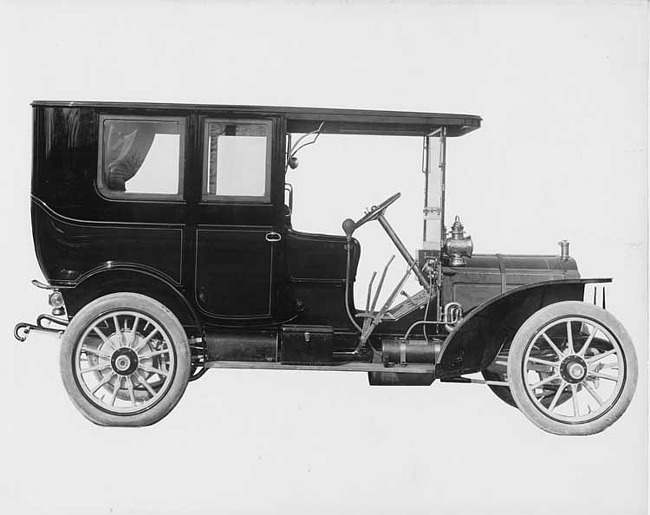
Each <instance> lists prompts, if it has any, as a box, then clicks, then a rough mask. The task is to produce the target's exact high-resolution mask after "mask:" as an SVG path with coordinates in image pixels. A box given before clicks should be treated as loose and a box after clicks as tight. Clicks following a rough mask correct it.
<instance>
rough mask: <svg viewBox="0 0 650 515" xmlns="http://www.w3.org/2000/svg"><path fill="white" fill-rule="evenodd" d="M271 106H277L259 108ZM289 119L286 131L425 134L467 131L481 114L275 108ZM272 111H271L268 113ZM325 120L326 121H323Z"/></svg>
mask: <svg viewBox="0 0 650 515" xmlns="http://www.w3.org/2000/svg"><path fill="white" fill-rule="evenodd" d="M258 109H260V111H262V110H264V111H265V110H267V109H268V110H272V109H274V108H266V107H264V108H258ZM275 109H277V111H276V113H277V114H282V115H283V116H285V117H286V120H287V132H290V133H294V134H295V133H303V134H304V133H308V132H312V131H316V130H318V128H319V126H320V125H321V124H323V126H322V128H321V130H320V131H319V132H321V133H322V134H368V135H370V134H376V135H386V136H389V135H394V136H426V135H427V134H432V133H434V132H436V131H437V130H438V129H440V128H442V127H445V128H446V136H448V137H455V136H462V135H463V134H467V133H468V132H471V131H473V130H475V129H478V128H479V127H480V126H481V117H480V116H476V115H466V114H443V113H420V112H406V111H375V110H367V109H363V110H362V109H323V108H305V107H285V108H275ZM269 114H270V113H269ZM323 122H324V123H323Z"/></svg>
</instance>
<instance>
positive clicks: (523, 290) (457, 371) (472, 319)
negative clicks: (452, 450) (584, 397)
mask: <svg viewBox="0 0 650 515" xmlns="http://www.w3.org/2000/svg"><path fill="white" fill-rule="evenodd" d="M606 282H611V279H562V280H557V281H545V282H542V283H534V284H526V285H523V286H520V287H518V288H514V289H512V290H509V291H507V292H505V293H502V294H501V295H497V296H496V297H493V298H491V299H489V300H487V301H485V302H484V303H483V304H480V305H479V306H477V307H476V308H474V309H473V310H472V311H471V312H470V313H468V314H467V316H465V318H463V319H462V320H461V322H460V323H459V324H458V325H457V326H456V327H455V328H454V330H453V331H452V332H451V333H450V334H449V336H448V337H447V339H446V340H445V342H444V344H443V346H442V350H441V352H440V356H439V358H438V364H437V366H436V376H437V377H439V378H445V377H454V376H458V375H461V374H470V373H473V372H478V371H480V370H483V369H484V368H486V367H487V366H488V365H490V363H492V361H494V359H495V358H496V356H497V354H498V353H499V351H500V350H501V348H502V347H503V346H504V345H505V344H507V343H509V342H510V341H512V338H513V337H514V335H515V333H516V332H517V330H518V329H519V328H520V327H521V325H522V324H523V323H524V322H525V321H526V320H527V319H528V318H529V317H530V316H531V315H532V314H533V313H535V312H536V311H538V310H539V309H541V308H543V307H544V306H547V305H549V304H554V303H556V302H562V301H565V300H579V301H582V300H583V297H584V287H585V285H586V284H593V283H606Z"/></svg>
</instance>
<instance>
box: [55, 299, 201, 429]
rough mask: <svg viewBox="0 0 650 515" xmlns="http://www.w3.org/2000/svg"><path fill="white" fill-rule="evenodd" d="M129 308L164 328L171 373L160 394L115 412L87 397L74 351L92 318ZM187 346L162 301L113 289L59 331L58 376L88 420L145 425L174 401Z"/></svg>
mask: <svg viewBox="0 0 650 515" xmlns="http://www.w3.org/2000/svg"><path fill="white" fill-rule="evenodd" d="M123 310H133V311H135V312H140V313H144V314H146V316H148V317H150V318H151V319H153V320H155V321H156V322H157V323H158V324H159V325H160V327H161V328H162V329H163V330H164V331H165V333H167V334H166V336H167V337H168V341H169V342H170V347H171V351H172V352H173V353H174V358H175V359H174V363H175V366H174V369H173V371H172V374H173V377H172V379H171V383H170V385H169V387H168V388H167V389H166V391H165V392H164V394H162V395H161V398H160V399H158V400H157V401H156V402H155V403H153V404H152V405H150V406H147V407H146V408H144V409H143V410H142V411H140V412H137V413H129V414H123V413H115V412H110V410H108V409H103V408H100V407H98V406H97V405H96V403H93V402H91V400H89V398H88V396H87V394H86V393H84V391H83V389H82V388H81V387H80V385H79V383H78V381H77V377H76V375H77V374H76V373H75V366H76V365H75V353H76V350H77V346H78V345H80V343H81V342H80V339H81V337H82V336H83V334H84V333H85V331H86V330H87V329H88V327H90V325H91V324H92V323H93V321H95V320H97V319H98V318H99V317H102V316H105V315H106V314H107V313H110V312H112V311H123ZM190 364H191V359H190V348H189V343H188V341H187V336H186V334H185V331H184V330H183V327H182V325H181V324H180V322H179V321H178V319H177V318H176V316H175V315H174V314H173V313H172V312H171V311H170V310H169V309H167V308H166V307H165V306H164V305H163V304H161V303H160V302H158V301H157V300H154V299H152V298H150V297H146V296H144V295H140V294H137V293H127V292H123V293H113V294H110V295H106V296H104V297H100V298H99V299H96V300H94V301H92V302H90V303H89V304H88V305H86V306H84V307H83V308H82V309H81V310H80V311H79V312H78V313H77V314H76V315H75V316H74V317H73V319H72V320H71V322H70V325H69V326H68V327H67V329H66V331H65V333H64V335H63V343H62V347H61V354H60V369H61V378H62V379H63V384H64V386H65V389H66V391H67V392H68V395H69V396H70V399H71V400H72V402H73V403H74V405H75V406H76V407H77V409H78V410H79V411H80V412H81V413H82V414H83V415H84V416H85V417H86V418H87V419H88V420H90V421H92V422H94V423H95V424H97V425H101V426H129V427H140V426H148V425H151V424H154V423H156V422H158V421H160V420H161V419H162V418H163V417H165V416H166V415H168V414H169V412H170V411H171V410H172V409H173V408H174V407H175V406H176V404H178V401H179V400H180V398H181V397H182V396H183V393H184V392H185V388H186V387H187V383H188V379H189V373H190Z"/></svg>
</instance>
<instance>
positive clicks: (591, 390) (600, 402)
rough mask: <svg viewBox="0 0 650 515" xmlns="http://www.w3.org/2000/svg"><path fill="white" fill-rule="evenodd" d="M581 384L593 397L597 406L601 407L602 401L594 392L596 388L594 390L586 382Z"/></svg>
mask: <svg viewBox="0 0 650 515" xmlns="http://www.w3.org/2000/svg"><path fill="white" fill-rule="evenodd" d="M583 386H584V387H585V390H587V391H588V392H589V394H590V395H591V396H592V397H593V398H594V400H595V401H596V402H597V403H598V407H601V406H602V405H603V404H604V403H603V400H602V399H601V398H600V396H599V395H598V394H597V393H596V390H594V389H593V388H592V387H591V385H590V384H589V383H586V382H585V383H583Z"/></svg>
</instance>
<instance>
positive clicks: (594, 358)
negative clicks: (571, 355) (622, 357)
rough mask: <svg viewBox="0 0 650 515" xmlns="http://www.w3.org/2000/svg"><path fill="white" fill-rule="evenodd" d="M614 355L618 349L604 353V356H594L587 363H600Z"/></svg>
mask: <svg viewBox="0 0 650 515" xmlns="http://www.w3.org/2000/svg"><path fill="white" fill-rule="evenodd" d="M612 354H616V349H610V350H608V351H607V352H603V353H602V354H598V355H596V356H594V357H593V358H589V359H587V360H585V361H586V362H587V363H594V362H595V361H599V360H601V359H603V358H606V357H607V356H611V355H612Z"/></svg>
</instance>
